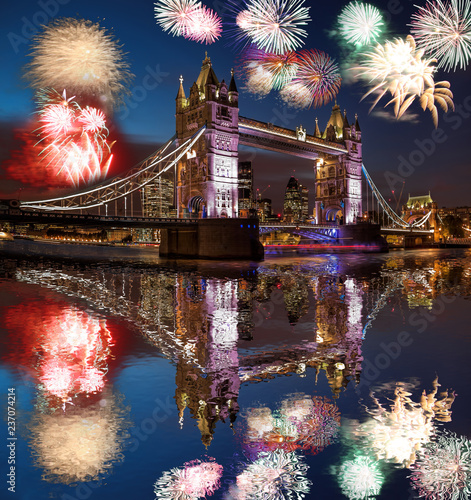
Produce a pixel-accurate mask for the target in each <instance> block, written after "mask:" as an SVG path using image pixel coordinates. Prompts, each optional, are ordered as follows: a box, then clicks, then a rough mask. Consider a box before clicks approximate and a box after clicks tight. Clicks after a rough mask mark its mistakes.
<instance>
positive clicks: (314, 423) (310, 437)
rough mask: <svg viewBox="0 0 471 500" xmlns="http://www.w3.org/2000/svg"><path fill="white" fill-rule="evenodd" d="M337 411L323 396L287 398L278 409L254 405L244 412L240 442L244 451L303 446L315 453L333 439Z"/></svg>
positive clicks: (337, 426) (300, 447) (336, 430)
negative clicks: (245, 419) (243, 424)
mask: <svg viewBox="0 0 471 500" xmlns="http://www.w3.org/2000/svg"><path fill="white" fill-rule="evenodd" d="M339 428H340V413H339V411H338V408H337V406H336V405H335V404H333V403H331V402H329V401H328V400H327V399H324V398H317V397H316V398H313V399H311V398H308V397H301V396H296V397H291V398H288V399H287V400H285V401H283V403H282V405H281V408H280V409H279V410H277V411H274V412H272V411H271V410H270V409H269V408H264V407H262V408H254V409H251V410H249V412H248V415H247V431H246V433H245V435H244V444H245V445H246V448H247V450H248V452H254V451H259V450H262V451H273V450H277V449H283V450H285V451H294V450H296V449H303V450H305V451H308V452H310V453H312V454H316V453H319V452H320V451H322V450H323V449H324V448H325V447H326V446H328V445H330V444H331V443H333V442H334V441H335V438H336V436H337V434H338V431H339Z"/></svg>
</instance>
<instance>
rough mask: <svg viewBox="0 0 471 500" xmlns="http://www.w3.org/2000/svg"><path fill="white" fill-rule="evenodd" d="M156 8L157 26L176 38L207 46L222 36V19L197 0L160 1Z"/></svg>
mask: <svg viewBox="0 0 471 500" xmlns="http://www.w3.org/2000/svg"><path fill="white" fill-rule="evenodd" d="M154 6H155V7H154V12H155V18H156V22H157V24H158V25H160V27H161V28H162V29H163V30H164V31H168V32H169V33H170V34H172V35H174V36H183V37H185V38H187V39H188V40H192V41H195V42H199V43H206V44H211V43H213V42H215V41H216V40H217V39H218V38H219V37H220V36H221V33H222V21H221V18H220V17H219V16H218V15H217V14H216V13H215V12H214V11H213V10H211V9H209V8H207V7H205V6H204V5H202V4H201V2H198V1H197V0H160V1H159V2H157V3H155V4H154Z"/></svg>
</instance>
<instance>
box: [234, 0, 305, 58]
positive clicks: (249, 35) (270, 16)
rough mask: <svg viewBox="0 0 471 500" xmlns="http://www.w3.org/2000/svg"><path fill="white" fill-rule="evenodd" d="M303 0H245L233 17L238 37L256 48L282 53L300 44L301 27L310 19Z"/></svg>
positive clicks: (303, 35)
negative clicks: (240, 32)
mask: <svg viewBox="0 0 471 500" xmlns="http://www.w3.org/2000/svg"><path fill="white" fill-rule="evenodd" d="M303 4H304V0H246V1H245V6H244V8H243V9H242V10H241V11H240V12H239V14H238V15H237V18H236V23H237V25H238V27H239V28H240V29H241V30H242V34H241V35H240V36H239V38H242V39H243V38H246V39H249V40H250V41H251V42H252V43H254V44H255V45H256V46H257V47H258V48H259V49H262V50H265V51H266V52H271V53H273V54H285V53H286V52H288V51H292V50H295V49H296V48H297V47H300V46H301V45H302V44H303V41H302V39H303V38H305V37H306V36H307V32H306V30H304V29H303V28H301V26H304V25H306V24H307V22H308V21H310V17H309V8H308V7H303Z"/></svg>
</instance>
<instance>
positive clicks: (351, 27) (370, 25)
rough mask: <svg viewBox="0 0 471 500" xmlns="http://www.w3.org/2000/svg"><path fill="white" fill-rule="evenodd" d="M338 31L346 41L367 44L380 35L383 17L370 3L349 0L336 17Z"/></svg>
mask: <svg viewBox="0 0 471 500" xmlns="http://www.w3.org/2000/svg"><path fill="white" fill-rule="evenodd" d="M338 22H339V25H340V28H339V29H340V33H341V34H342V36H343V37H344V38H345V40H347V42H350V43H354V44H355V45H369V44H371V43H373V42H375V41H376V40H377V39H378V37H379V36H380V35H381V30H382V26H383V24H384V23H383V19H382V17H381V14H380V13H379V10H378V9H377V8H376V7H373V6H372V5H369V4H367V3H366V4H365V3H360V2H356V1H355V2H351V3H349V4H348V5H347V6H346V7H344V9H343V10H342V12H341V13H340V16H339V18H338Z"/></svg>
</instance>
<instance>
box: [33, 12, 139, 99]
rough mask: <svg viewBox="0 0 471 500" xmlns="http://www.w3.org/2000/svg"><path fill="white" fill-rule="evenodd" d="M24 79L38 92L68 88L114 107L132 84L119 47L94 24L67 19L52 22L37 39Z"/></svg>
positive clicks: (104, 31)
mask: <svg viewBox="0 0 471 500" xmlns="http://www.w3.org/2000/svg"><path fill="white" fill-rule="evenodd" d="M30 56H31V62H30V63H29V65H28V67H27V68H26V73H25V76H26V78H27V79H29V80H30V82H31V86H32V87H33V88H35V89H37V90H39V89H43V88H47V87H50V88H56V89H58V88H59V89H63V88H66V89H68V90H69V91H70V92H73V93H74V94H77V95H81V96H82V97H92V98H93V99H98V100H99V102H100V103H101V105H104V106H108V107H110V108H111V107H113V105H116V104H118V103H119V102H120V101H121V98H122V95H123V94H124V93H126V86H127V84H128V83H129V81H130V80H131V77H132V75H131V73H130V72H129V71H128V64H127V63H125V62H124V59H123V57H124V54H123V52H122V51H121V48H120V46H119V45H118V44H117V42H116V41H115V40H114V39H113V37H112V36H111V35H109V34H107V32H106V30H105V29H104V28H101V27H100V26H99V25H98V24H97V23H92V22H91V21H86V20H79V19H72V18H65V19H59V20H56V21H53V22H51V23H50V24H49V25H48V26H46V27H45V28H44V29H43V31H42V32H41V33H39V34H38V35H37V36H36V37H35V39H34V45H33V48H32V50H31V53H30Z"/></svg>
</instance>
